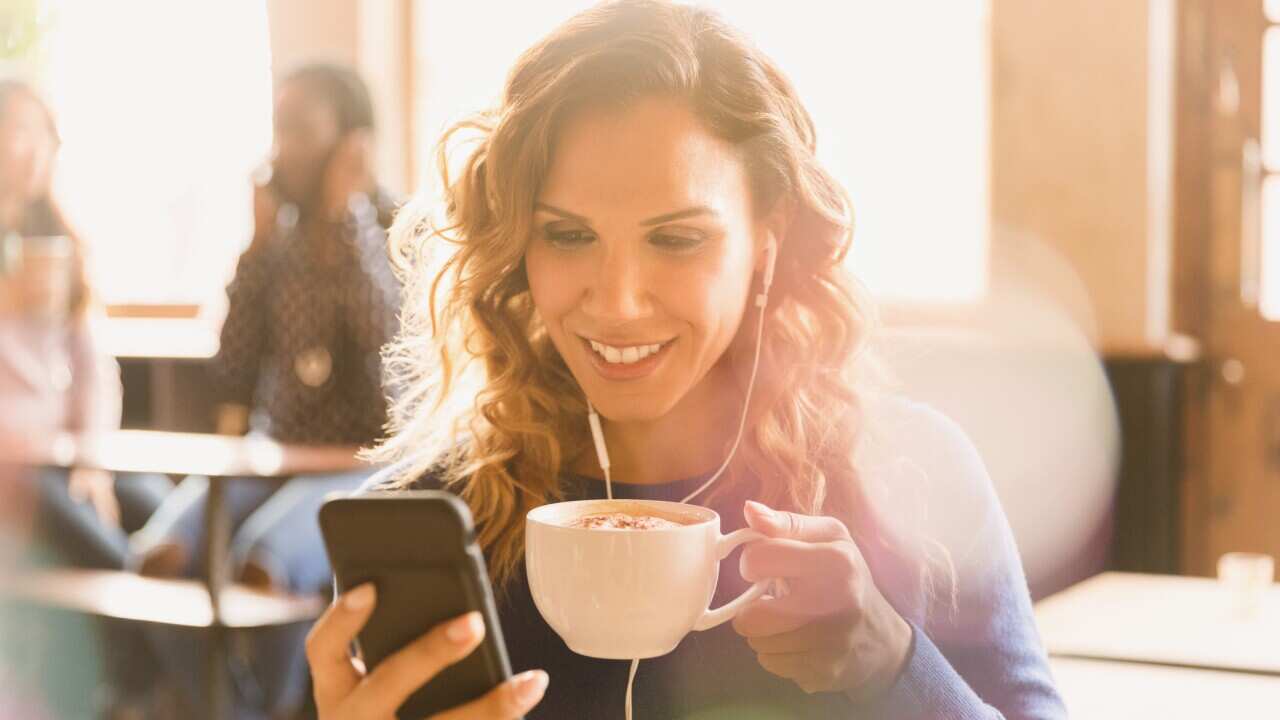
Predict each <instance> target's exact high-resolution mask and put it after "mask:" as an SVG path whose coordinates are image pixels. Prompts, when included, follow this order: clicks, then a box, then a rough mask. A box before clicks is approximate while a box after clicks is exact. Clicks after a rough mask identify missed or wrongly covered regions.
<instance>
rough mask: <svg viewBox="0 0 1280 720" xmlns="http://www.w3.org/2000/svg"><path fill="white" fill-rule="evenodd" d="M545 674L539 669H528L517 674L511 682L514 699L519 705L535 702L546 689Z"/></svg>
mask: <svg viewBox="0 0 1280 720" xmlns="http://www.w3.org/2000/svg"><path fill="white" fill-rule="evenodd" d="M547 680H548V678H547V674H546V673H545V672H543V671H541V670H530V671H529V672H526V673H521V674H520V675H517V676H516V678H515V680H514V681H513V682H512V687H514V689H515V693H516V701H517V702H519V703H520V704H521V705H528V704H530V703H534V702H537V701H538V699H539V698H541V697H542V693H544V692H546V690H547Z"/></svg>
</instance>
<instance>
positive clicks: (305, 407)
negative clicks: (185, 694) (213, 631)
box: [134, 64, 399, 717]
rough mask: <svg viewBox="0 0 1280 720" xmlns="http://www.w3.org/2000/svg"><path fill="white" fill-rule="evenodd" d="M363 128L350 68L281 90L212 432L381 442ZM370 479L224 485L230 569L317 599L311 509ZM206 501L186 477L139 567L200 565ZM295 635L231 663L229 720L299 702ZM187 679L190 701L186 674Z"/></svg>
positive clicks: (238, 279)
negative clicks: (238, 682)
mask: <svg viewBox="0 0 1280 720" xmlns="http://www.w3.org/2000/svg"><path fill="white" fill-rule="evenodd" d="M373 126H374V117H373V107H372V102H371V100H370V96H369V91H368V89H367V87H366V86H365V84H364V82H363V81H362V80H361V78H360V77H359V76H358V75H357V74H356V73H355V72H354V71H353V70H350V69H348V68H345V67H339V66H335V65H329V64H311V65H306V66H304V67H301V68H299V69H297V70H296V71H294V72H292V73H290V74H289V75H287V76H286V77H285V78H284V80H283V81H282V82H281V84H280V85H279V88H278V91H277V95H276V104H275V143H274V156H273V158H272V162H271V166H270V175H269V178H258V179H257V180H258V182H257V185H256V187H255V193H254V235H253V240H252V242H251V243H250V245H249V248H248V249H247V250H246V251H245V252H244V254H243V255H241V257H240V260H239V264H238V265H237V267H236V273H235V277H234V279H233V280H232V282H231V284H230V286H229V287H228V288H227V296H228V300H229V307H228V312H227V318H226V322H225V324H224V325H223V328H222V333H221V346H220V349H219V351H218V355H217V357H216V358H215V359H214V361H213V381H214V383H215V384H216V387H217V389H218V392H219V393H220V395H221V405H220V406H219V417H218V429H219V432H222V433H224V434H243V433H245V432H258V433H262V434H265V435H268V436H270V437H271V438H273V439H275V440H277V441H280V442H284V443H294V444H309V445H330V446H351V449H352V452H353V453H354V452H355V451H356V450H357V449H358V448H359V447H360V446H363V445H368V444H370V443H372V442H374V441H375V440H377V439H378V438H379V437H381V435H382V432H383V425H384V424H385V422H386V417H387V408H386V401H385V398H384V393H383V389H382V375H381V355H380V351H381V348H382V346H383V344H385V343H386V342H387V341H388V340H390V339H391V337H392V335H393V333H394V330H395V327H396V310H397V305H398V300H399V285H398V283H397V281H396V279H395V277H394V275H393V274H392V271H391V267H390V263H389V262H388V259H387V255H386V228H387V227H388V226H389V225H390V223H391V216H392V213H393V211H394V209H395V202H394V199H393V198H392V196H391V195H390V194H389V193H388V192H387V191H386V190H385V189H383V188H381V187H380V186H379V185H378V184H377V182H376V181H375V179H374V176H373V170H372V142H373V136H372V133H373ZM369 472H370V471H363V472H360V471H357V472H351V473H345V474H337V475H333V476H327V477H314V476H313V477H305V478H295V479H293V480H291V481H288V482H286V483H284V484H283V485H281V484H280V482H279V481H274V480H254V479H243V480H238V481H236V482H231V483H227V484H226V500H227V506H228V508H229V510H230V515H231V519H232V523H233V528H235V535H234V538H233V542H232V553H231V554H232V562H233V564H234V567H233V568H232V571H233V574H234V575H235V576H236V577H238V579H239V580H241V581H242V582H246V583H249V584H251V585H255V586H258V587H263V588H276V589H283V590H288V591H290V592H294V593H327V592H329V589H330V587H331V579H330V569H329V564H328V559H327V557H326V555H325V552H324V546H323V543H322V541H321V537H320V529H319V525H318V522H317V512H318V510H319V506H320V503H321V501H322V500H323V498H324V496H325V495H326V494H328V493H329V492H332V491H335V490H350V489H354V488H356V487H358V486H359V484H360V482H361V481H362V480H363V479H364V477H366V476H367V475H368V474H369ZM206 492H207V481H206V480H205V479H204V478H195V477H192V478H188V479H186V480H184V481H183V483H182V484H181V485H180V486H179V487H178V488H177V490H175V491H174V493H173V495H171V496H170V498H169V500H168V501H167V502H166V503H165V505H164V507H162V508H161V510H160V511H159V512H157V513H156V514H155V516H154V517H153V518H152V520H151V522H149V523H148V524H147V526H146V527H145V528H143V530H142V531H140V532H139V533H137V534H136V535H135V537H134V549H135V551H136V552H137V553H138V554H139V557H140V570H141V572H143V573H144V574H149V575H157V576H175V575H182V576H198V575H201V574H203V573H204V572H205V567H204V558H203V555H202V553H201V551H200V548H201V547H202V544H201V543H202V538H203V537H204V534H205V532H206V528H205V522H204V521H205V518H204V506H205V499H206ZM294 630H296V629H289V633H288V634H287V635H276V634H267V635H269V636H270V637H267V636H262V637H259V638H255V639H254V640H253V641H252V643H251V645H252V649H251V650H249V651H248V652H247V653H246V654H247V657H244V658H241V660H242V661H244V662H245V663H247V664H250V665H251V671H250V672H249V673H248V674H247V677H249V678H252V679H253V680H255V681H256V684H257V685H258V687H256V688H252V689H249V690H246V689H245V688H243V687H242V688H241V690H242V693H241V698H240V699H241V701H242V708H241V714H242V716H246V717H248V716H254V714H255V713H258V712H275V713H280V712H286V711H288V709H289V708H291V707H292V706H294V705H296V704H297V703H299V702H301V701H302V700H305V699H306V693H305V677H306V674H305V673H306V667H305V661H304V659H303V655H302V639H303V632H304V631H305V628H304V629H303V630H302V631H297V632H295V631H294ZM153 637H154V638H155V639H156V640H157V642H158V643H160V644H162V645H163V646H165V647H166V648H167V649H165V650H164V651H163V652H165V654H166V655H169V654H173V655H174V656H175V657H191V659H192V661H197V660H198V659H197V658H195V657H192V656H191V649H190V646H189V645H188V646H187V647H185V648H184V647H182V645H183V643H182V642H181V640H180V639H179V638H177V637H176V636H175V635H174V634H172V633H160V632H157V633H153ZM259 640H261V642H259ZM242 647H248V645H244V646H242ZM171 665H172V666H174V667H184V665H182V664H180V663H176V662H175V663H171ZM238 675H239V676H241V677H246V674H245V673H238ZM187 680H189V681H190V682H189V683H187V686H188V688H189V690H190V691H191V692H192V693H193V702H194V703H195V704H196V705H199V704H201V702H202V700H201V699H200V696H199V695H198V694H199V693H200V692H202V691H203V687H202V685H201V683H200V682H199V681H198V680H199V673H198V671H192V672H191V673H190V674H189V676H188V678H187Z"/></svg>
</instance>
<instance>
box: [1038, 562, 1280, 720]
mask: <svg viewBox="0 0 1280 720" xmlns="http://www.w3.org/2000/svg"><path fill="white" fill-rule="evenodd" d="M1232 599H1233V598H1232V596H1231V594H1230V592H1229V591H1228V590H1227V589H1226V588H1225V587H1223V586H1221V585H1219V583H1218V581H1217V580H1212V579H1208V578H1193V577H1179V576H1173V575H1139V574H1132V573H1103V574H1101V575H1097V576H1095V577H1093V578H1090V579H1088V580H1086V581H1084V582H1082V583H1080V584H1078V585H1075V586H1073V587H1071V588H1068V589H1067V590H1064V591H1062V592H1060V593H1058V594H1056V595H1053V596H1051V597H1048V598H1045V599H1044V600H1042V601H1040V602H1039V603H1038V604H1037V605H1036V621H1037V624H1038V625H1039V626H1040V634H1041V637H1043V638H1044V643H1045V647H1046V648H1047V649H1048V651H1049V654H1050V655H1056V656H1059V657H1078V658H1092V659H1099V660H1125V661H1131V662H1142V663H1147V664H1158V665H1168V666H1180V667H1188V668H1202V669H1211V670H1234V671H1239V672H1248V673H1255V674H1264V675H1272V676H1280V585H1273V586H1271V588H1269V589H1268V591H1267V593H1266V595H1265V596H1264V599H1263V603H1262V606H1261V608H1260V609H1259V611H1258V612H1257V613H1255V614H1253V615H1252V616H1249V617H1241V616H1240V615H1239V614H1238V613H1237V612H1236V610H1235V608H1234V607H1233V606H1232ZM1277 705H1278V706H1280V697H1278V698H1277ZM1278 716H1280V711H1278Z"/></svg>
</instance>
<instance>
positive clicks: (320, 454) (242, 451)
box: [25, 430, 369, 478]
mask: <svg viewBox="0 0 1280 720" xmlns="http://www.w3.org/2000/svg"><path fill="white" fill-rule="evenodd" d="M356 450H357V448H356V447H355V446H346V445H286V444H282V443H278V442H275V441H273V440H270V439H268V438H265V437H253V436H246V437H231V436H225V435H211V434H202V433H174V432H158V431H153V430H119V431H115V432H108V433H98V434H86V435H71V434H61V435H58V436H56V437H54V438H51V439H50V441H49V442H47V443H46V444H44V445H43V446H41V447H38V448H35V449H33V450H31V451H29V455H28V456H27V457H26V458H25V459H26V460H27V461H28V462H29V463H30V464H38V465H54V466H59V467H86V468H96V469H100V470H111V471H114V472H137V473H161V474H168V475H205V476H208V477H212V478H217V477H239V476H247V477H263V478H271V477H290V476H294V475H304V474H310V473H330V472H343V471H347V470H355V469H358V468H363V467H369V466H368V465H367V464H366V463H364V462H362V461H360V460H359V459H357V458H356V456H355V452H356Z"/></svg>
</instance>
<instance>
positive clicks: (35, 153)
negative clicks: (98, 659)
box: [0, 80, 171, 704]
mask: <svg viewBox="0 0 1280 720" xmlns="http://www.w3.org/2000/svg"><path fill="white" fill-rule="evenodd" d="M58 145H59V140H58V133H57V129H56V128H55V126H54V123H53V116H52V114H51V113H50V112H49V109H48V107H46V106H45V104H44V103H43V102H42V101H41V99H40V98H39V96H38V95H37V93H36V92H35V91H34V90H33V89H32V88H31V87H29V86H28V85H26V84H24V83H22V82H19V81H16V80H3V81H0V248H3V250H4V255H3V257H4V262H3V263H2V264H0V408H2V410H0V465H2V464H3V463H4V462H5V461H9V460H12V459H14V458H15V457H18V458H20V457H22V456H23V455H25V454H26V453H27V452H29V451H30V450H32V449H33V448H31V447H30V443H32V442H35V443H44V442H47V441H48V439H49V438H50V437H51V436H52V435H54V434H56V433H60V432H97V431H110V430H116V429H118V428H119V427H120V411H121V388H120V375H119V369H118V367H117V366H116V363H115V361H114V360H112V359H111V358H110V357H106V356H105V355H104V354H103V353H102V352H101V351H100V349H99V347H98V344H97V342H96V341H95V337H94V334H93V332H92V331H91V325H90V322H89V319H90V314H91V312H92V307H91V306H92V303H91V293H90V289H89V284H88V282H87V280H86V278H85V273H84V257H83V253H82V251H81V246H80V243H79V241H78V239H77V238H76V237H75V235H74V234H73V233H72V232H71V231H70V229H69V228H68V226H67V223H66V222H65V221H64V220H63V217H62V213H61V212H60V210H59V208H58V206H57V204H56V203H55V202H54V200H53V197H52V189H51V186H52V168H53V159H54V156H55V155H56V153H57V149H58ZM0 470H3V472H0V475H2V476H3V477H0V482H3V483H7V484H9V487H5V488H0V504H3V505H5V507H4V508H3V509H0V524H3V523H6V522H15V523H22V524H30V533H29V535H30V537H31V539H33V540H34V543H33V544H32V546H31V547H29V548H24V550H27V551H28V552H26V553H24V554H25V555H27V556H28V558H29V559H31V560H33V561H36V562H48V563H53V564H69V565H74V566H77V567H86V568H96V569H106V570H122V569H124V568H125V566H126V564H127V558H128V556H129V544H128V533H129V532H132V531H134V530H137V529H138V528H139V527H141V526H142V524H143V523H144V522H146V520H147V518H148V516H150V515H151V513H152V512H153V511H154V510H155V509H156V507H157V506H159V505H160V503H161V501H162V500H163V499H164V497H165V495H166V493H168V491H169V489H170V488H171V483H170V482H169V480H168V478H165V477H161V476H154V475H134V474H121V475H119V476H113V475H112V474H111V473H107V472H103V471H100V470H94V469H90V468H73V469H71V470H69V471H68V470H60V469H31V468H0ZM28 510H29V511H30V512H29V514H26V513H27V511H28ZM12 530H13V528H11V527H0V543H2V542H3V541H4V539H5V538H6V537H11V536H14V535H19V536H26V535H28V533H26V532H18V533H14V532H12ZM24 544H25V543H24ZM0 562H2V561H0ZM31 627H34V626H33V625H30V624H28V625H26V626H21V627H17V628H15V631H16V632H15V633H14V634H15V636H16V637H15V641H14V645H15V646H18V645H20V644H21V643H20V641H18V640H17V638H20V637H21V636H22V631H24V630H30V628H31ZM45 630H46V631H47V628H45ZM102 632H103V637H102V638H101V644H100V646H99V647H101V650H102V655H103V658H102V659H103V663H104V665H105V666H106V667H107V668H108V669H109V670H110V675H111V679H112V681H113V682H114V684H115V687H114V688H112V689H113V690H115V691H118V692H119V695H120V697H116V698H114V700H113V701H120V702H121V703H122V704H123V703H125V702H128V701H130V700H131V699H132V696H141V694H142V693H143V692H144V691H145V690H146V689H147V685H148V684H149V683H150V682H151V679H152V676H153V672H154V667H153V663H152V661H151V659H150V655H149V652H148V650H147V649H146V647H145V644H144V643H143V642H142V639H141V638H140V637H138V636H137V634H136V633H133V632H130V631H129V630H127V629H125V628H120V627H116V626H111V625H106V626H103V628H102ZM45 634H48V633H47V632H46V633H45ZM64 634H66V633H64V632H62V630H59V631H58V632H55V633H53V635H52V637H53V638H59V637H60V636H62V635H64ZM48 641H49V638H45V639H44V640H43V642H48ZM63 641H64V642H68V643H76V646H75V647H76V651H77V652H83V650H84V646H83V642H84V639H83V638H82V637H78V636H75V637H70V638H63ZM6 644H7V643H6ZM7 650H8V648H0V654H5V653H6V652H7ZM29 656H30V653H29V651H28V652H23V653H22V657H23V660H22V661H21V663H23V664H22V665H18V667H28V666H29V665H30V657H29ZM61 662H63V663H64V664H65V663H67V662H70V661H69V660H68V659H67V656H65V655H64V656H61ZM3 664H4V662H3V660H0V665H3ZM72 665H74V663H72ZM35 667H37V668H38V667H39V665H37V666H35ZM0 674H3V667H0ZM73 674H74V673H73ZM60 690H62V691H63V692H64V695H63V696H64V697H68V696H69V697H72V698H75V697H76V693H75V692H67V691H68V688H60ZM92 692H98V693H100V692H101V691H100V690H97V691H94V690H93V689H85V691H84V693H83V697H88V696H89V695H90V694H91V693H92ZM70 702H75V700H70Z"/></svg>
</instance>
